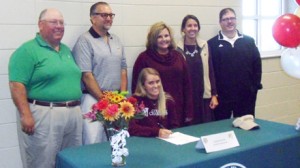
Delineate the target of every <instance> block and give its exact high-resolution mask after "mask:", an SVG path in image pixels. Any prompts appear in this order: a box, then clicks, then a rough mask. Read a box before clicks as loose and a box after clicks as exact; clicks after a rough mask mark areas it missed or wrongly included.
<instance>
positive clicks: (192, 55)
mask: <svg viewBox="0 0 300 168" xmlns="http://www.w3.org/2000/svg"><path fill="white" fill-rule="evenodd" d="M185 49H186V52H185V54H186V55H190V56H191V57H194V56H195V54H197V53H198V50H197V45H195V49H194V51H193V52H190V51H189V50H188V49H187V48H185Z"/></svg>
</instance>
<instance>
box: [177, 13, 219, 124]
mask: <svg viewBox="0 0 300 168" xmlns="http://www.w3.org/2000/svg"><path fill="white" fill-rule="evenodd" d="M199 31H200V22H199V20H198V18H197V17H196V16H194V15H187V16H185V17H184V18H183V20H182V24H181V32H182V34H183V36H182V38H181V39H180V41H178V43H177V47H178V50H180V51H181V52H182V53H183V54H184V56H185V60H186V62H187V64H188V69H189V73H190V76H191V79H193V80H192V88H193V95H192V97H193V104H194V120H193V123H194V124H200V123H205V122H209V121H213V120H214V114H213V111H212V110H213V109H215V108H216V106H217V105H218V100H217V91H216V86H215V78H214V71H213V66H212V59H211V56H210V54H209V47H208V44H207V42H206V41H204V40H202V39H200V38H199Z"/></svg>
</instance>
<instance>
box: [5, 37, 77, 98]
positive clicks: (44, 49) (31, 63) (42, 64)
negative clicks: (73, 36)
mask: <svg viewBox="0 0 300 168" xmlns="http://www.w3.org/2000/svg"><path fill="white" fill-rule="evenodd" d="M80 79H81V72H80V69H79V68H78V67H77V65H76V63H75V61H74V58H73V56H72V53H71V51H70V49H69V48H68V47H67V46H66V45H64V44H62V43H61V44H60V50H59V51H56V50H54V49H53V48H52V47H51V46H50V45H49V44H48V43H47V42H46V41H45V40H44V39H43V38H42V37H41V36H40V34H39V33H37V34H36V37H35V39H32V40H30V41H28V42H26V43H24V44H23V45H22V46H21V47H19V48H18V49H17V50H16V51H15V52H14V53H13V55H12V56H11V59H10V62H9V80H10V81H12V82H20V83H23V84H24V85H25V87H26V91H27V96H28V98H31V99H36V100H40V101H51V102H59V101H69V100H78V99H80V97H81V89H80ZM62 93H63V94H62Z"/></svg>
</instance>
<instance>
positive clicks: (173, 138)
mask: <svg viewBox="0 0 300 168" xmlns="http://www.w3.org/2000/svg"><path fill="white" fill-rule="evenodd" d="M158 138H159V137H158ZM159 139H162V140H164V141H167V142H170V143H172V144H175V145H183V144H187V143H190V142H195V141H198V140H199V139H200V138H198V137H194V136H190V135H187V134H183V133H180V132H174V133H172V134H171V135H170V136H169V137H168V138H159Z"/></svg>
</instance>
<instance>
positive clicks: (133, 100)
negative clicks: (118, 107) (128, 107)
mask: <svg viewBox="0 0 300 168" xmlns="http://www.w3.org/2000/svg"><path fill="white" fill-rule="evenodd" d="M127 101H128V102H130V103H131V104H136V103H137V99H136V98H134V97H129V98H128V99H127Z"/></svg>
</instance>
